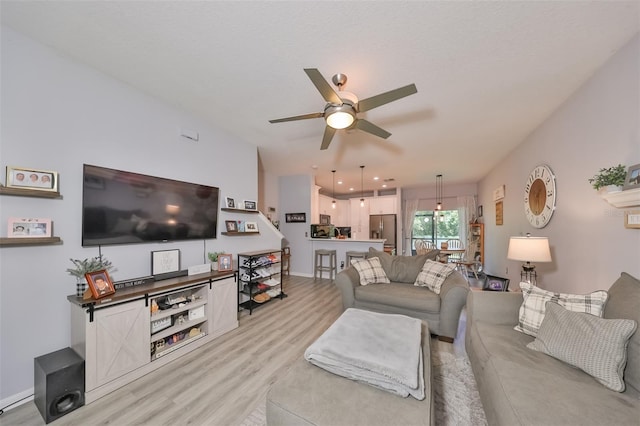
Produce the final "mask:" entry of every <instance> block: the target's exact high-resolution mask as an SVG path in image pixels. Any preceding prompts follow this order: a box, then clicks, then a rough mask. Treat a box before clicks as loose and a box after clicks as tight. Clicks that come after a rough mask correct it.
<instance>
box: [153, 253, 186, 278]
mask: <svg viewBox="0 0 640 426" xmlns="http://www.w3.org/2000/svg"><path fill="white" fill-rule="evenodd" d="M179 271H180V249H172V250H158V251H152V252H151V275H153V276H156V275H163V274H171V273H175V272H179Z"/></svg>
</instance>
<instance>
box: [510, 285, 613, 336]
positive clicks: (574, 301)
mask: <svg viewBox="0 0 640 426" xmlns="http://www.w3.org/2000/svg"><path fill="white" fill-rule="evenodd" d="M520 288H521V289H522V298H523V299H524V300H523V302H522V305H520V314H519V321H518V325H516V326H515V327H514V330H517V331H520V332H522V333H524V334H528V335H529V336H533V337H536V336H537V335H538V329H539V328H540V324H542V320H543V319H544V314H545V311H546V303H547V302H548V301H552V302H556V303H557V304H558V305H560V306H562V307H563V308H565V309H567V310H569V311H571V312H584V313H585V314H591V315H595V316H597V317H601V316H602V313H603V312H604V304H605V302H606V301H607V296H608V294H607V292H606V291H604V290H598V291H594V292H593V293H590V294H565V293H553V292H551V291H547V290H543V289H541V288H539V287H536V286H534V285H533V284H530V283H527V282H521V283H520Z"/></svg>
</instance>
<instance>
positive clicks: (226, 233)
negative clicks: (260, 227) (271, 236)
mask: <svg viewBox="0 0 640 426" xmlns="http://www.w3.org/2000/svg"><path fill="white" fill-rule="evenodd" d="M221 234H222V235H226V236H227V237H239V236H242V235H260V233H259V232H221Z"/></svg>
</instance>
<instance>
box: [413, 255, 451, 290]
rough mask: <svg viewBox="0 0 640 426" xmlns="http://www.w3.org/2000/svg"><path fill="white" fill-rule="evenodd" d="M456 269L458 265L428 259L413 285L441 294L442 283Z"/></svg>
mask: <svg viewBox="0 0 640 426" xmlns="http://www.w3.org/2000/svg"><path fill="white" fill-rule="evenodd" d="M455 269H456V265H454V264H449V263H440V262H434V261H433V260H429V259H427V260H426V261H425V262H424V266H423V267H422V271H420V273H419V274H418V277H417V278H416V281H415V283H413V285H415V286H419V287H427V288H428V289H429V290H431V291H433V292H434V293H435V294H440V288H441V287H442V283H443V282H444V280H446V279H447V277H448V276H449V275H451V273H452V272H453V271H454V270H455Z"/></svg>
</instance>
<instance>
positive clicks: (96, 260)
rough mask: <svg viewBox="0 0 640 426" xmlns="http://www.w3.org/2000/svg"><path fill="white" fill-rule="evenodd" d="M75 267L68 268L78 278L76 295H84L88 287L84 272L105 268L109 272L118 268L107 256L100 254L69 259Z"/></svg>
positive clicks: (70, 273)
mask: <svg viewBox="0 0 640 426" xmlns="http://www.w3.org/2000/svg"><path fill="white" fill-rule="evenodd" d="M69 260H70V261H71V263H73V268H67V272H68V273H69V275H71V276H72V277H75V278H76V296H80V297H82V295H83V294H84V291H85V290H86V289H87V279H86V278H85V276H84V274H86V273H87V272H96V271H101V270H103V269H105V270H106V271H107V272H115V271H116V269H115V267H114V266H113V264H112V263H111V261H110V260H108V259H107V258H106V257H104V256H102V255H99V256H96V257H92V258H88V259H82V260H81V259H69Z"/></svg>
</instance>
